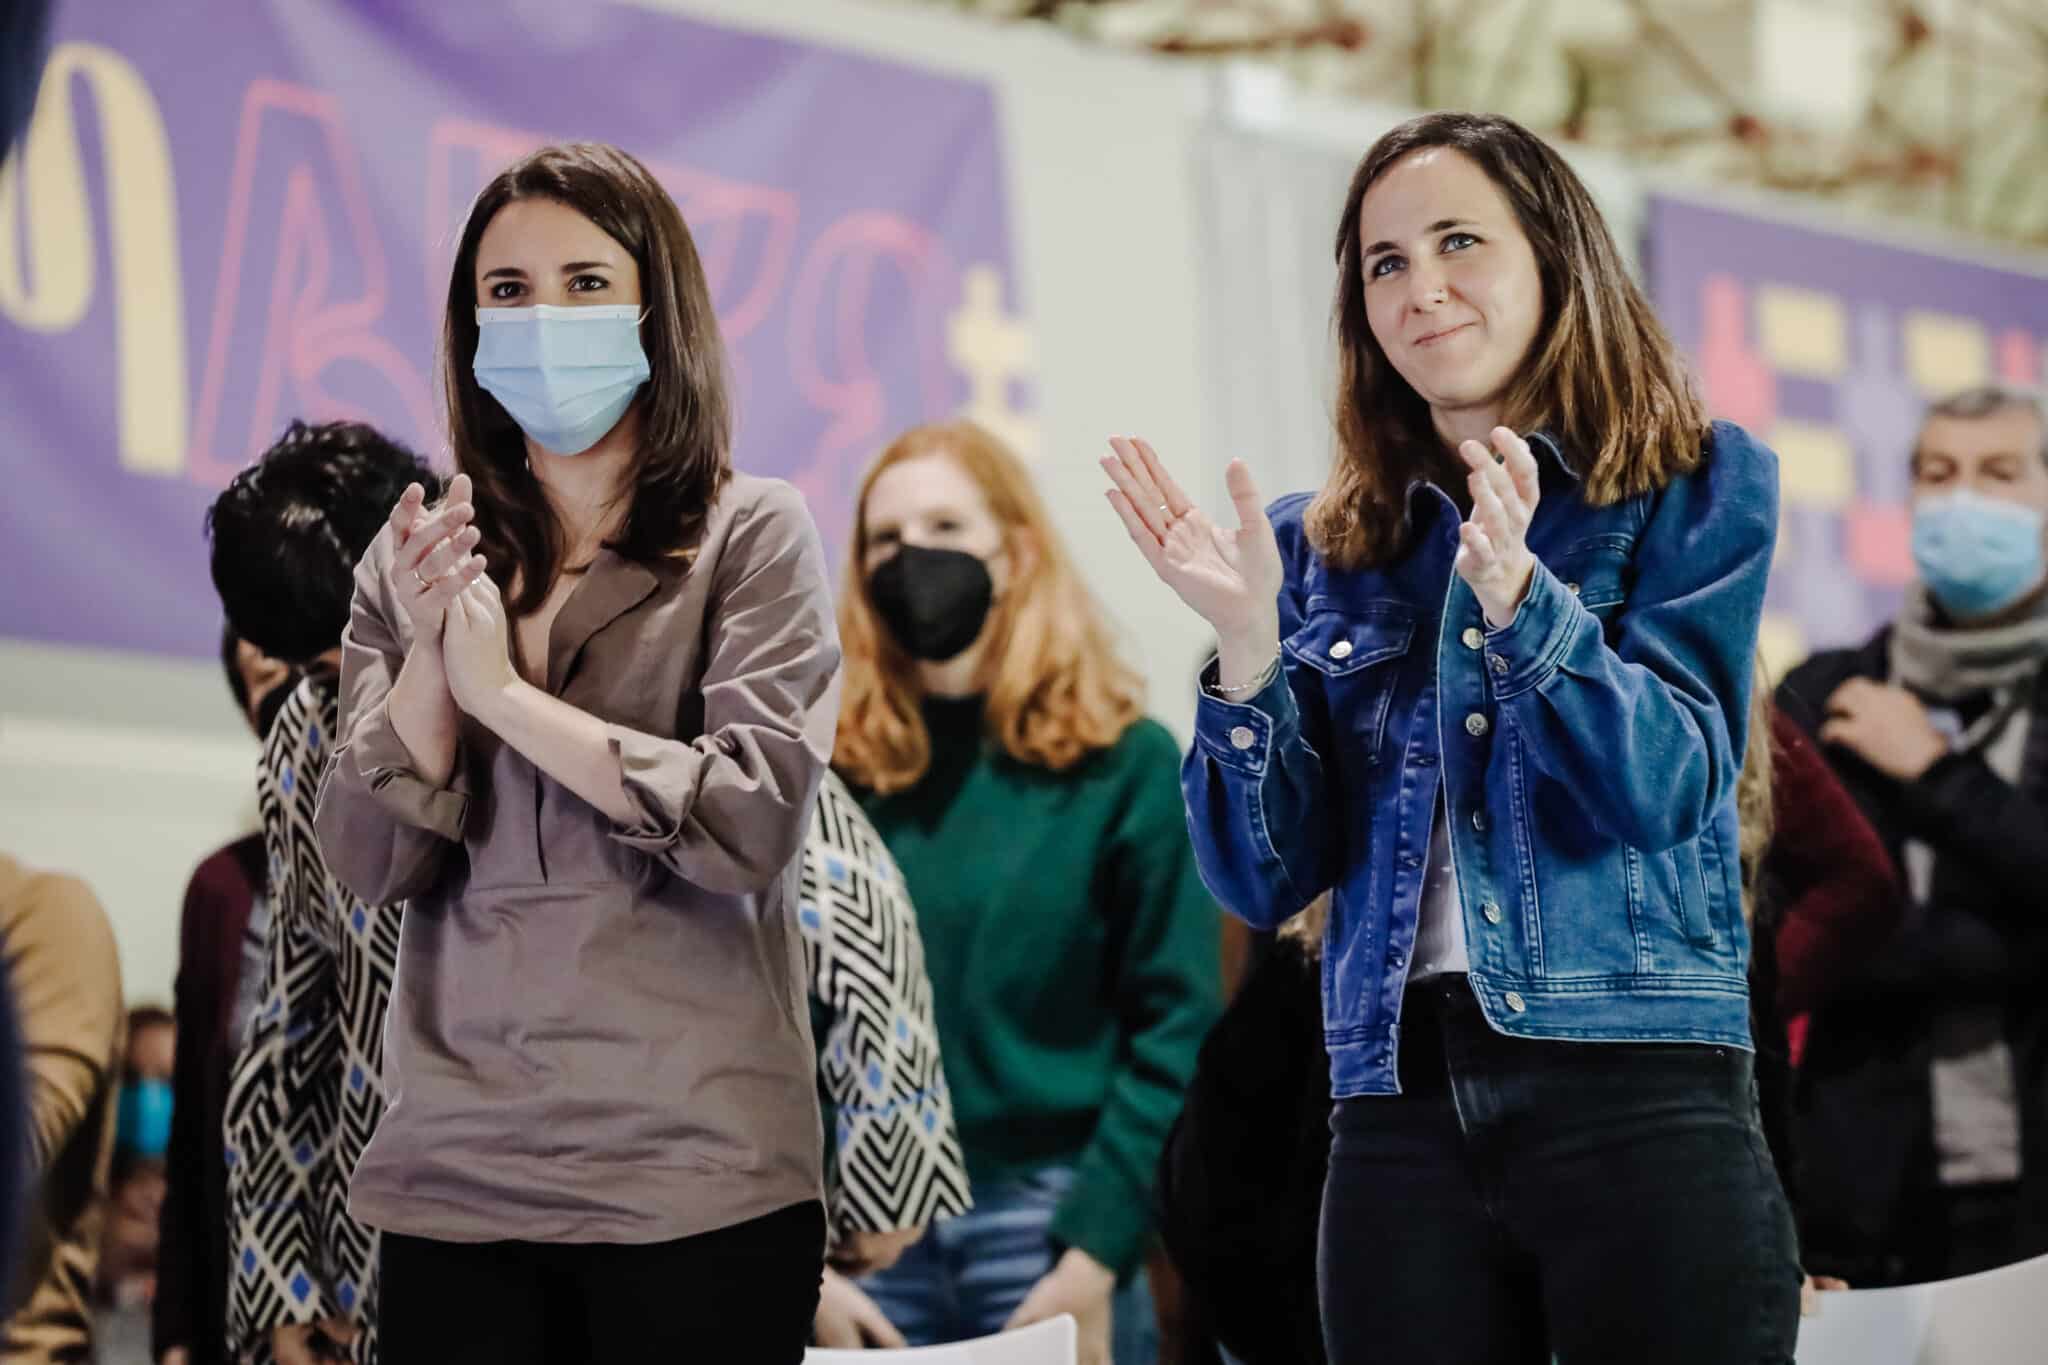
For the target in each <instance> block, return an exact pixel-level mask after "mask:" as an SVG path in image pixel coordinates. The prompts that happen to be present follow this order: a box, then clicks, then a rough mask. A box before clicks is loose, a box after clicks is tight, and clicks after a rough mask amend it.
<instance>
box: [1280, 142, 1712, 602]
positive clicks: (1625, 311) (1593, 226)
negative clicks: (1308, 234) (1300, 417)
mask: <svg viewBox="0 0 2048 1365" xmlns="http://www.w3.org/2000/svg"><path fill="white" fill-rule="evenodd" d="M1432 147H1445V148H1449V149H1451V150H1453V151H1456V152H1459V153H1460V154H1462V155H1464V156H1465V157H1467V158H1469V159H1470V160H1471V161H1472V162H1473V163H1474V164H1475V165H1477V166H1478V167H1479V169H1480V170H1481V171H1483V172H1484V173H1485V175H1486V177H1487V179H1489V180H1491V181H1492V182H1493V183H1494V185H1495V186H1497V187H1498V188H1499V190H1500V192H1501V194H1502V195H1503V196H1504V197H1505V198H1506V199H1507V201H1508V204H1509V205H1510V206H1511V207H1512V208H1513V210H1514V214H1515V219H1516V221H1517V222H1518V223H1519V224H1520V226H1521V229H1522V232H1523V235H1524V236H1526V237H1527V238H1528V239H1529V245H1530V247H1531V248H1532V249H1533V250H1534V251H1535V255H1536V268H1537V271H1538V272H1539V274H1540V276H1541V278H1542V282H1543V320H1542V323H1541V326H1540V327H1539V328H1538V331H1537V340H1536V341H1535V343H1534V344H1533V345H1532V346H1531V348H1530V352H1529V355H1528V356H1527V357H1525V359H1524V360H1523V363H1522V367H1521V369H1520V371H1519V372H1518V374H1517V375H1516V377H1515V379H1514V380H1513V382H1512V383H1511V384H1510V386H1509V388H1508V391H1507V393H1506V394H1505V396H1504V401H1503V403H1502V408H1501V421H1502V422H1503V423H1504V424H1505V425H1507V426H1510V427H1512V428H1514V429H1515V430H1517V431H1523V432H1526V431H1530V430H1533V429H1535V428H1539V427H1540V428H1542V429H1544V430H1546V431H1549V432H1550V433H1552V434H1553V435H1555V436H1556V437H1557V438H1558V439H1559V442H1560V444H1561V445H1562V446H1563V447H1564V449H1565V451H1566V452H1567V455H1568V457H1570V458H1574V459H1576V460H1579V461H1581V462H1582V464H1581V467H1580V468H1579V471H1578V472H1579V474H1580V475H1581V476H1582V477H1583V479H1584V480H1585V486H1584V489H1583V493H1584V496H1585V498H1586V500H1587V501H1589V502H1592V503H1595V504H1607V503H1614V502H1619V501H1621V500H1622V499H1624V498H1629V497H1633V496H1636V495H1638V494H1641V493H1646V492H1649V491H1650V490H1652V489H1655V488H1658V487H1661V486H1662V485H1664V484H1665V483H1668V482H1669V481H1670V480H1671V479H1673V478H1674V477H1676V476H1677V475H1679V474H1682V473H1685V472H1686V471H1688V470H1690V469H1692V468H1694V467H1695V466H1697V465H1698V463H1699V461H1700V455H1701V449H1702V445H1703V442H1704V440H1705V437H1706V433H1707V413H1706V408H1705V405H1704V404H1703V403H1702V402H1701V401H1700V397H1699V394H1698V393H1697V392H1696V391H1695V389H1694V387H1693V385H1692V381H1691V377H1690V375H1689V374H1688V372H1687V370H1686V367H1685V362H1684V361H1683V359H1682V358H1681V357H1680V356H1679V354H1678V350H1677V348H1676V347H1675V346H1673V345H1672V343H1671V338H1670V337H1669V336H1667V335H1666V334H1665V331H1664V328H1663V327H1662V325H1660V324H1659V323H1658V321H1657V317H1656V315H1655V314H1654V313H1653V312H1651V310H1650V304H1649V301H1648V300H1647V299H1645V298H1644V297H1643V294H1642V291H1641V290H1639V289H1637V288H1636V286H1635V282H1634V281H1633V280H1631V279H1630V278H1629V275H1628V271H1627V269H1626V268H1625V267H1624V266H1623V264H1622V259H1621V253H1620V252H1619V251H1617V250H1616V249H1615V245H1614V238H1613V237H1612V236H1610V235H1609V233H1608V231H1607V224H1606V222H1605V221H1604V220H1603V219H1602V218H1601V217H1600V210H1599V208H1598V207H1597V206H1596V205H1595V204H1594V203H1593V196H1592V195H1591V194H1590V193H1588V192H1587V190H1586V187H1585V185H1584V184H1583V183H1582V182H1581V181H1580V180H1579V177H1578V176H1577V175H1576V174H1574V173H1573V171H1572V169H1571V167H1570V166H1568V165H1566V164H1565V161H1564V158H1562V157H1560V156H1559V155H1558V154H1557V153H1556V152H1555V151H1554V150H1552V149H1551V147H1550V146H1549V145H1548V144H1547V143H1545V142H1544V141H1543V140H1542V139H1541V138H1539V137H1537V136H1536V135H1535V134H1534V133H1531V132H1530V131H1529V130H1528V129H1526V128H1523V127H1522V126H1521V125H1520V124H1517V123H1514V122H1512V121H1511V120H1509V119H1504V118H1500V117H1497V116H1495V115H1490V114H1424V115H1422V116H1421V117H1420V118H1413V119H1410V120H1409V121H1408V122H1406V123H1404V124H1402V125H1401V126H1400V127H1398V128H1396V129H1394V130H1393V131H1392V132H1390V133H1388V134H1387V135H1386V136H1385V137H1383V138H1381V139H1380V140H1379V141H1378V142H1377V143H1375V144H1373V148H1372V150H1371V151H1369V152H1367V153H1366V154H1365V159H1364V160H1363V161H1361V162H1359V164H1358V171H1357V173H1356V174H1355V175H1354V176H1352V178H1351V192H1350V195H1349V197H1347V198H1346V199H1345V201H1344V217H1343V219H1342V221H1341V222H1339V223H1338V225H1337V299H1336V304H1335V306H1334V309H1333V313H1334V319H1333V321H1334V324H1335V327H1336V330H1337V348H1338V356H1339V360H1338V365H1339V369H1338V385H1337V411H1336V425H1337V459H1336V465H1335V467H1334V468H1333V469H1332V471H1331V473H1330V478H1329V482H1328V483H1326V484H1325V485H1324V486H1323V490H1322V492H1321V493H1320V494H1318V495H1317V497H1316V499H1315V501H1314V503H1313V504H1311V505H1310V507H1309V510H1308V517H1307V527H1308V534H1309V537H1310V541H1311V543H1312V544H1314V546H1315V547H1316V549H1317V550H1318V551H1320V552H1321V553H1322V554H1323V556H1324V557H1325V558H1327V559H1328V560H1329V561H1330V562H1331V563H1332V564H1333V565H1335V566H1336V567H1338V568H1344V569H1355V568H1360V567H1363V566H1365V565H1368V564H1377V563H1383V562H1385V561H1386V560H1388V559H1390V558H1392V557H1394V556H1396V555H1398V554H1400V553H1401V551H1402V550H1403V549H1404V548H1405V544H1406V535H1405V527H1406V520H1405V516H1406V497H1407V489H1408V485H1409V484H1410V483H1411V482H1412V481H1413V480H1415V479H1418V478H1428V477H1430V476H1431V475H1432V474H1436V473H1438V472H1439V471H1441V470H1442V469H1443V468H1445V462H1444V459H1445V452H1444V448H1443V441H1442V438H1441V437H1439V436H1438V435H1437V432H1436V429H1435V427H1434V426H1433V424H1432V423H1431V420H1430V413H1429V406H1428V404H1427V403H1425V402H1424V401H1423V399H1422V396H1421V395H1420V394H1418V393H1416V392H1415V390H1414V389H1413V388H1411V387H1410V386H1409V384H1408V381H1407V380H1405V379H1403V378H1402V377H1401V375H1400V373H1399V372H1398V371H1396V370H1395V369H1394V367H1393V365H1392V364H1391V363H1390V362H1389V361H1388V359H1387V355H1386V352H1385V351H1384V350H1382V349H1381V347H1380V344H1379V341H1378V340H1377V339H1376V338H1375V337H1374V336H1373V334H1372V327H1371V324H1370V323H1369V322H1368V321H1367V319H1366V312H1365V268H1364V262H1363V260H1362V253H1361V251H1360V245H1361V244H1360V242H1359V240H1358V230H1359V217H1360V212H1361V209H1362V207H1363V205H1364V202H1365V196H1366V192H1367V191H1368V190H1370V189H1371V188H1372V187H1373V185H1374V184H1376V183H1377V182H1378V181H1379V179H1380V177H1381V176H1383V175H1385V174H1386V173H1387V171H1388V170H1390V169H1391V168H1392V167H1393V166H1394V165H1395V163H1397V162H1399V161H1401V160H1402V159H1403V158H1405V157H1407V156H1409V155H1411V154H1413V153H1415V152H1419V151H1422V150H1425V149H1427V148H1432Z"/></svg>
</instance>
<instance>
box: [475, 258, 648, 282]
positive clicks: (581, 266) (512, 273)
mask: <svg viewBox="0 0 2048 1365" xmlns="http://www.w3.org/2000/svg"><path fill="white" fill-rule="evenodd" d="M616 269H618V267H617V266H615V265H613V264H612V263H611V262H610V261H571V262H569V263H568V264H567V265H565V266H563V267H562V273H563V274H564V275H573V274H575V273H576V272H577V271H579V270H616ZM501 275H502V276H507V277H510V278H515V279H522V280H523V279H525V278H526V272H525V271H524V270H522V269H520V268H519V267H518V266H516V265H501V266H499V267H498V268H497V269H496V270H486V271H485V272H484V278H485V279H487V280H495V279H497V278H498V277H499V276H501Z"/></svg>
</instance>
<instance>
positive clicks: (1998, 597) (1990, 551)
mask: <svg viewBox="0 0 2048 1365" xmlns="http://www.w3.org/2000/svg"><path fill="white" fill-rule="evenodd" d="M2042 524H2043V518H2042V515H2041V513H2040V512H2038V511H2036V510H2035V509H2033V508H2031V507H2022V506H2020V505H2019V504H2018V503H2014V502H2007V501H2006V500H2005V499H2003V498H1987V497H1985V496H1984V495H1983V494H1981V493H1973V492H1971V491H1970V490H1969V489H1967V488H1959V489H1957V490H1956V491H1955V492H1953V493H1942V494H1939V495H1937V496H1934V497H1929V498H1923V499H1921V500H1920V502H1919V504H1918V505H1917V506H1915V507H1914V509H1913V563H1914V565H1915V566H1916V567H1917V568H1918V569H1919V570H1920V581H1921V582H1922V583H1925V584H1926V585H1927V591H1928V592H1930V593H1932V594H1933V595H1934V600H1935V601H1937V602H1939V603H1940V604H1941V605H1942V606H1943V608H1945V609H1946V610H1948V611H1950V612H1952V613H1954V614H1955V615H1957V616H1960V617H1982V616H1993V615H1996V614H1997V613H1999V612H2001V611H2003V610H2005V609H2006V608H2007V607H2009V606H2011V605H2012V604H2013V603H2015V602H2017V601H2019V600H2020V599H2021V598H2022V597H2025V596H2026V595H2027V594H2028V593H2029V592H2031V591H2032V590H2033V589H2034V588H2036V587H2037V586H2039V585H2040V582H2041V576H2042V552H2041V528H2042Z"/></svg>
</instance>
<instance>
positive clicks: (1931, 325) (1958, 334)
mask: <svg viewBox="0 0 2048 1365" xmlns="http://www.w3.org/2000/svg"><path fill="white" fill-rule="evenodd" d="M1905 332H1906V373H1908V374H1910V375H1912V376H1913V384H1914V386H1915V387H1916V388H1918V389H1919V390H1920V392H1921V393H1922V394H1924V395H1926V396H1927V397H1929V398H1941V397H1944V396H1946V395H1948V394H1951V393H1954V392H1955V391H1956V390H1957V389H1968V388H1974V387H1976V386H1977V385H1979V384H1982V383H1985V382H1986V381H1988V380H1989V379H1990V378H1991V338H1990V337H1989V336H1987V335H1985V332H1984V324H1983V323H1981V322H1978V321H1977V320H1976V319H1974V318H1959V317H1952V316H1950V315H1949V314H1947V313H1920V312H1914V313H1908V314H1906V323H1905Z"/></svg>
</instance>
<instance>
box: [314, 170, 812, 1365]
mask: <svg viewBox="0 0 2048 1365" xmlns="http://www.w3.org/2000/svg"><path fill="white" fill-rule="evenodd" d="M443 363H444V366H445V374H444V387H445V390H446V395H447V400H448V420H449V433H450V438H451V444H452V447H453V451H454V458H455V465H456V468H457V471H458V473H457V475H456V477H455V478H454V479H453V480H452V482H451V486H450V492H449V496H448V498H447V499H446V500H445V501H444V502H443V503H441V504H440V505H438V506H436V507H434V508H431V509H429V508H427V507H425V506H423V499H422V495H421V493H420V492H419V490H417V489H412V490H408V492H407V494H406V496H405V497H404V498H403V499H401V501H400V502H399V504H398V506H397V507H396V508H395V509H394V510H393V513H392V518H391V527H390V529H389V530H388V531H387V532H386V533H384V534H383V535H380V537H379V538H378V540H377V541H376V542H375V543H374V544H373V545H372V546H371V548H370V551H369V553H368V554H367V555H366V556H365V558H364V560H363V563H362V565H361V567H360V568H359V569H358V571H357V578H356V597H355V602H354V606H353V611H352V617H351V621H350V625H349V628H348V631H347V634H346V636H345V637H344V648H343V659H342V702H341V719H340V727H339V731H338V734H337V736H336V740H337V743H336V747H335V751H334V756H333V759H332V761H331V763H330V764H329V765H328V768H327V773H326V778H325V782H324V786H323V788H322V791H321V795H320V803H319V810H318V815H317V817H316V825H317V829H318V834H319V838H320V843H321V848H322V851H323V852H324V853H325V855H326V858H327V862H328V865H329V867H330V869H331V870H332V871H333V872H334V873H335V874H336V875H337V876H339V877H340V878H341V880H342V881H343V882H344V883H346V884H347V885H348V886H349V887H350V888H351V889H352V890H354V891H355V892H356V893H357V894H358V895H359V896H361V897H362V898H363V899H364V900H365V901H368V902H371V903H386V902H391V901H398V900H404V901H406V902H407V906H406V910H405V914H404V919H403V928H402V930H401V936H400V945H399V955H398V970H397V973H396V976H395V978H394V981H393V984H392V990H391V1006H390V1017H389V1022H388V1024H387V1026H386V1033H385V1045H384V1047H385V1050H384V1057H383V1068H384V1073H385V1089H386V1092H387V1093H388V1094H389V1095H390V1096H391V1104H390V1107H389V1108H388V1109H387V1111H386V1112H385V1114H384V1116H383V1117H382V1119H381V1120H380V1122H379V1123H378V1126H377V1129H376V1132H375V1134H374V1135H373V1137H372V1138H371V1140H370V1143H369V1145H368V1147H367V1148H366V1149H365V1151H364V1153H363V1156H362V1159H361V1161H360V1162H359V1163H358V1164H357V1167H356V1170H355V1175H354V1179H353V1181H352V1182H351V1186H350V1192H349V1206H350V1210H351V1212H352V1213H353V1214H354V1215H355V1216H356V1218H357V1219H359V1220H360V1221H362V1222H364V1223H367V1224H369V1225H371V1226H373V1227H376V1228H379V1229H381V1230H382V1232H383V1234H384V1236H383V1250H382V1258H383V1259H382V1269H381V1276H380V1286H381V1294H382V1299H381V1304H380V1316H381V1333H382V1336H381V1351H382V1359H383V1360H384V1361H385V1362H386V1365H405V1363H406V1362H412V1361H422V1362H424V1361H433V1362H441V1361H447V1360H457V1359H465V1360H491V1361H494V1362H524V1361H531V1362H542V1361H555V1360H577V1361H581V1360H587V1359H599V1360H629V1359H675V1358H685V1357H687V1358H693V1359H694V1358H702V1359H706V1360H748V1361H787V1362H792V1363H793V1362H796V1361H798V1360H800V1359H801V1358H802V1355H803V1351H804V1346H805V1341H806V1337H807V1335H808V1332H809V1329H810V1325H811V1320H812V1314H813V1311H814V1309H815V1306H816V1303H817V1296H818V1285H819V1277H820V1273H821V1268H822V1259H823V1252H824V1242H825V1226H824V1217H823V1212H822V1208H821V1204H820V1196H821V1190H822V1171H821V1153H820V1144H819V1113H818V1100H817V1083H816V1071H815V1066H816V1059H815V1053H814V1050H813V1046H812V1042H811V1038H810V1033H809V1029H808V1026H807V1016H806V1010H805V980H804V965H803V957H802V946H801V939H800V935H799V933H798V928H797V924H796V918H795V915H796V905H795V899H796V897H795V864H796V859H797V855H798V852H799V849H800V846H801V844H802V841H803V838H804V835H805V832H806V830H807V828H808V825H809V816H810V810H811V801H812V796H813V793H814V792H815V791H816V790H817V787H818V783H819V781H820V779H821V778H822V776H823V771H824V765H825V761H826V759H827V757H828V756H829V754H830V752H831V747H832V738H833V723H834V719H835V717H836V714H837V684H836V680H837V671H838V661H839V647H838V639H837V635H836V632H835V629H834V626H833V620H832V606H831V602H830V599H829V596H828V592H827V587H826V580H825V571H824V564H823V557H822V552H821V549H820V546H819V542H818V536H817V532H816V530H815V528H814V527H813V525H812V523H811V520H810V516H809V514H808V512H807V511H806V510H805V507H804V503H803V500H802V498H801V497H800V496H799V495H798V494H797V493H796V491H795V490H794V489H793V488H791V487H790V486H789V485H787V484H784V483H781V482H778V481H774V480H768V479H757V478H751V477H749V476H747V475H744V474H740V473H736V472H735V471H734V470H733V469H732V467H731V464H730V459H729V454H728V452H729V446H730V418H729V408H728V402H727V395H726V387H725V378H724V352H723V349H722V346H721V343H720V340H719V334H718V323H717V320H716V318H715V316H714V315H713V312H712V307H711V298H710V292H709V289H708V288H707V286H706V284H705V280H704V274H703V270H702V267H701V266H700V264H699V262H698V259H697V253H696V249H695V247H694V245H693V244H692V242H691V239H690V234H689V230H688V228H687V227H685V225H684V223H683V220H682V217H681V215H680V214H679V213H678V212H677V210H676V206H675V204H674V202H673V201H672V200H671V199H670V198H669V196H668V195H667V193H666V192H665V191H663V189H662V188H661V186H660V185H659V184H657V183H656V182H655V180H654V179H653V177H652V176H651V175H650V174H649V173H648V172H647V170H646V169H645V168H644V167H642V166H641V165H640V164H639V163H638V162H637V161H635V160H633V158H631V157H630V156H628V155H626V154H625V153H623V152H621V151H619V150H617V149H615V148H611V147H603V146H594V145H582V144H579V145H571V146H561V147H550V148H546V149H543V150H542V151H539V152H536V153H534V154H533V155H531V156H529V157H527V158H526V159H524V160H522V161H520V162H518V163H517V164H515V165H513V166H512V167H510V168H509V169H507V170H506V171H504V172H503V173H502V174H500V175H499V176H498V177H497V178H496V179H494V180H493V181H492V182H491V183H490V184H489V185H488V186H486V187H485V189H484V191H483V192H482V194H481V195H479V196H478V198H477V201H476V204H475V206H474V207H473V208H472V210H471V212H470V217H469V221H468V224H467V226H466V227H465V229H464V231H463V233H462V237H461V240H460V243H459V245H458V247H457V250H456V256H455V266H454V274H453V277H452V279H451V281H450V285H449V290H448V311H447V322H446V332H445V343H444V347H443Z"/></svg>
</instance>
